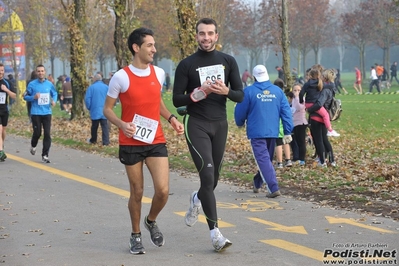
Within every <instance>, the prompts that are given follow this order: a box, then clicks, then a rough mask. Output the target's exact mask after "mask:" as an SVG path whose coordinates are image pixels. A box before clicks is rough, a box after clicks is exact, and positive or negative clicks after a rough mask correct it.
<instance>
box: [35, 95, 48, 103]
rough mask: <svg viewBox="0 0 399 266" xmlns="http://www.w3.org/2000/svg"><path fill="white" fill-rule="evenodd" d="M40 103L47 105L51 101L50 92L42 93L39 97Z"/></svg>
mask: <svg viewBox="0 0 399 266" xmlns="http://www.w3.org/2000/svg"><path fill="white" fill-rule="evenodd" d="M37 102H38V104H39V105H46V104H49V103H50V93H40V97H39V99H37Z"/></svg>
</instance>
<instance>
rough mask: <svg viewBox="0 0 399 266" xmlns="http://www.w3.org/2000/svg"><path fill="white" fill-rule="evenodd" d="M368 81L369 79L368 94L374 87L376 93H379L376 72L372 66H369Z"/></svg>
mask: <svg viewBox="0 0 399 266" xmlns="http://www.w3.org/2000/svg"><path fill="white" fill-rule="evenodd" d="M370 79H371V82H370V88H369V92H368V93H371V92H372V91H373V88H374V86H376V88H377V91H378V93H381V90H380V80H379V79H378V76H377V71H376V70H375V68H374V66H371V71H370Z"/></svg>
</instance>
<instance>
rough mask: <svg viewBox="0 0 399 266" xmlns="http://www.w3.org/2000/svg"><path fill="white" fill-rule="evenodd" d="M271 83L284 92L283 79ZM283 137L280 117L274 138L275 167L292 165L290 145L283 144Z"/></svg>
mask: <svg viewBox="0 0 399 266" xmlns="http://www.w3.org/2000/svg"><path fill="white" fill-rule="evenodd" d="M273 84H274V85H276V86H277V87H279V88H280V89H281V90H282V91H283V92H284V90H285V87H286V86H285V84H284V80H282V79H279V78H278V79H276V80H275V81H274V83H273ZM283 138H284V128H283V123H282V121H281V119H280V126H279V135H278V138H277V139H276V148H275V153H276V161H277V163H276V166H277V168H283V167H291V166H292V161H291V146H290V144H289V143H285V144H284V143H283ZM283 153H284V158H285V161H284V163H283Z"/></svg>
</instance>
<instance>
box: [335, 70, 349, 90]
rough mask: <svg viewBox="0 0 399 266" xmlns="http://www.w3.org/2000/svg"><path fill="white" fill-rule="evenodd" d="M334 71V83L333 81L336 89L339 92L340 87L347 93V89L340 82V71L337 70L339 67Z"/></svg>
mask: <svg viewBox="0 0 399 266" xmlns="http://www.w3.org/2000/svg"><path fill="white" fill-rule="evenodd" d="M335 73H336V74H335V80H334V83H335V88H337V90H338V93H341V91H340V90H339V88H341V89H342V90H343V91H344V93H345V94H348V91H347V90H345V88H344V87H343V86H342V84H341V71H340V70H339V68H337V69H336V70H335Z"/></svg>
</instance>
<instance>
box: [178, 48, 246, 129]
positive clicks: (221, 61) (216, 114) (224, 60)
mask: <svg viewBox="0 0 399 266" xmlns="http://www.w3.org/2000/svg"><path fill="white" fill-rule="evenodd" d="M207 79H210V80H214V79H221V80H223V81H224V83H225V84H226V86H228V87H230V91H229V93H228V95H227V96H226V95H218V94H215V93H211V94H209V95H208V96H207V98H206V99H204V100H202V101H199V102H193V101H192V100H191V98H190V94H191V92H192V91H193V90H194V89H195V88H198V87H200V86H201V84H202V83H203V82H205V80H207ZM242 87H243V86H242V82H241V78H240V73H239V69H238V65H237V62H236V60H235V59H234V57H232V56H230V55H228V54H225V53H222V52H219V51H217V50H214V51H212V52H205V51H202V50H200V49H198V51H197V52H196V53H194V54H192V55H190V56H189V57H187V58H185V59H183V60H182V61H181V62H180V63H179V65H178V66H177V68H176V72H175V80H174V86H173V104H174V105H175V107H180V106H184V105H187V112H188V114H189V115H191V116H193V117H196V118H199V119H204V120H210V121H219V120H225V119H226V118H227V115H226V101H227V98H229V99H230V100H232V101H234V102H241V101H242V100H243V98H244V92H243V90H242Z"/></svg>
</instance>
